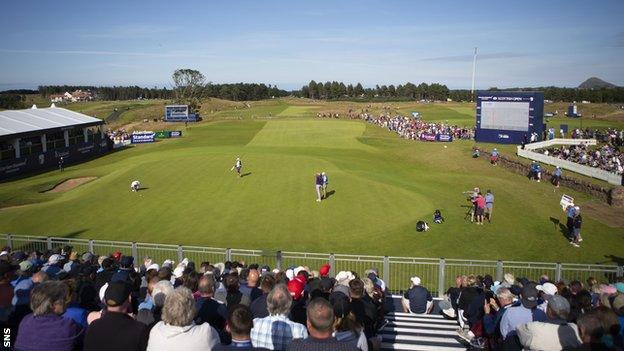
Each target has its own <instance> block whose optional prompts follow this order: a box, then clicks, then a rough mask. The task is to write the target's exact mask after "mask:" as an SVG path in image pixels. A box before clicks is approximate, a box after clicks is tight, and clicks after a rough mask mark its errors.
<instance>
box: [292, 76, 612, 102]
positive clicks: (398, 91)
mask: <svg viewBox="0 0 624 351" xmlns="http://www.w3.org/2000/svg"><path fill="white" fill-rule="evenodd" d="M488 90H489V91H543V92H544V98H545V99H546V100H551V101H584V100H585V101H590V102H595V103H600V102H605V103H622V102H624V87H615V88H600V89H579V88H559V87H532V88H509V89H498V88H495V87H494V88H490V89H488ZM293 95H295V96H299V97H305V98H310V99H322V100H366V101H368V100H388V101H390V100H393V101H397V100H437V101H445V100H446V99H452V100H453V101H473V100H474V94H473V93H471V92H470V90H465V89H456V90H450V89H449V88H447V87H446V85H443V84H439V83H432V84H427V83H420V84H418V85H415V84H413V83H409V82H408V83H406V84H404V85H401V84H399V85H397V86H396V87H395V86H394V85H387V86H386V85H381V86H379V85H376V86H375V87H374V88H364V87H363V86H362V84H360V83H357V84H356V85H355V86H354V85H352V84H347V85H345V83H343V82H336V81H334V82H325V83H323V82H318V83H317V82H315V81H314V80H312V81H310V83H308V84H307V85H304V86H303V87H302V88H301V90H298V91H294V92H293Z"/></svg>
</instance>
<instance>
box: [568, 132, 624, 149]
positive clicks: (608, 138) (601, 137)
mask: <svg viewBox="0 0 624 351" xmlns="http://www.w3.org/2000/svg"><path fill="white" fill-rule="evenodd" d="M560 134H561V135H562V137H565V133H563V131H560ZM570 137H571V138H572V139H596V140H597V141H599V142H601V143H606V144H610V145H613V146H617V147H620V146H624V129H620V130H617V129H614V128H607V129H605V130H599V129H589V128H586V129H584V130H583V129H579V128H576V129H573V130H572V132H571V133H570Z"/></svg>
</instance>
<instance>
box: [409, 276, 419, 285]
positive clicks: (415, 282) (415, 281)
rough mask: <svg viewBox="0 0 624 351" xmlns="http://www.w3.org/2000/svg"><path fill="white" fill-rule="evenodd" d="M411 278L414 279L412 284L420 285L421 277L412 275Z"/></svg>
mask: <svg viewBox="0 0 624 351" xmlns="http://www.w3.org/2000/svg"><path fill="white" fill-rule="evenodd" d="M410 280H411V281H412V284H414V285H420V278H418V277H411V278H410Z"/></svg>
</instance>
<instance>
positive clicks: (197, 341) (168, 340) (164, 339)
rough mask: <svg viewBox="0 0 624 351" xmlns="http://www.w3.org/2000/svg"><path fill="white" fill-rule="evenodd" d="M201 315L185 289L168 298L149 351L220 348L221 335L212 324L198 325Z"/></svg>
mask: <svg viewBox="0 0 624 351" xmlns="http://www.w3.org/2000/svg"><path fill="white" fill-rule="evenodd" d="M196 314H197V307H196V306H195V299H194V298H193V293H192V292H191V290H189V289H188V288H185V287H183V286H181V287H179V288H176V289H175V290H174V291H173V292H172V293H170V294H168V295H167V297H166V298H165V304H164V306H163V309H162V315H161V319H162V320H161V321H160V322H158V323H157V324H156V325H155V326H154V328H152V331H151V332H150V336H149V342H148V344H147V350H149V351H160V350H163V351H168V350H176V349H177V350H185V351H195V350H197V351H200V350H202V351H206V350H208V351H209V350H213V349H214V347H215V346H216V345H217V344H219V334H218V333H217V331H216V330H215V329H214V328H213V327H211V326H210V324H208V323H203V324H201V325H196V324H195V323H194V322H193V319H194V318H195V315H196Z"/></svg>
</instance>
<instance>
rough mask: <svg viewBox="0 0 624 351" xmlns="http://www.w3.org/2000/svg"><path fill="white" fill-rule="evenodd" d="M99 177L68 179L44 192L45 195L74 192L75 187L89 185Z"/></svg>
mask: <svg viewBox="0 0 624 351" xmlns="http://www.w3.org/2000/svg"><path fill="white" fill-rule="evenodd" d="M94 179H97V177H81V178H72V179H68V180H66V181H64V182H61V183H58V184H56V185H55V186H54V187H53V188H52V189H50V190H47V191H44V192H45V193H63V192H66V191H69V190H72V189H73V188H75V187H78V186H80V185H82V184H85V183H88V182H90V181H92V180H94Z"/></svg>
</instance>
